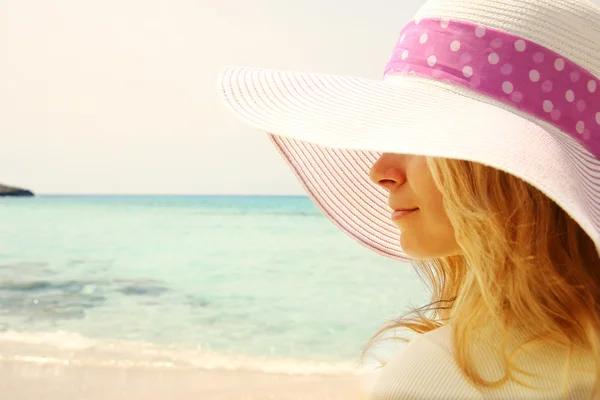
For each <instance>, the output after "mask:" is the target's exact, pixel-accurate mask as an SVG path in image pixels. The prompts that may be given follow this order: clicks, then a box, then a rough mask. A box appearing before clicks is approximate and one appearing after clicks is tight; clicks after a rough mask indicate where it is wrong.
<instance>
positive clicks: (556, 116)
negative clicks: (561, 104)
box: [550, 109, 561, 121]
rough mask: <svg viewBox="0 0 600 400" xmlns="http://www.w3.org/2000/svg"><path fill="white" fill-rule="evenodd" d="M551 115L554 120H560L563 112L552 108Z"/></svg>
mask: <svg viewBox="0 0 600 400" xmlns="http://www.w3.org/2000/svg"><path fill="white" fill-rule="evenodd" d="M550 116H551V117H552V119H553V120H555V121H558V120H559V119H560V116H561V112H560V110H556V109H554V110H552V112H551V113H550Z"/></svg>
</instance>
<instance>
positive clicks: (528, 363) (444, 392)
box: [367, 326, 594, 400]
mask: <svg viewBox="0 0 600 400" xmlns="http://www.w3.org/2000/svg"><path fill="white" fill-rule="evenodd" d="M476 354H477V357H476V358H477V360H478V361H477V362H478V364H477V368H478V371H481V373H482V374H483V376H484V378H486V379H488V380H491V379H498V378H500V377H502V376H503V375H504V370H503V367H502V364H501V362H500V358H499V355H497V353H495V352H493V351H492V350H491V347H489V348H479V349H477V353H476ZM566 354H567V353H566V351H565V350H562V349H558V348H556V347H550V346H548V345H544V347H541V346H536V347H534V348H532V349H531V351H529V352H528V354H521V355H520V356H518V357H517V358H516V361H517V363H518V367H520V368H523V369H525V370H526V371H528V372H532V373H534V374H537V375H539V376H541V377H539V378H528V377H526V376H524V375H522V374H519V375H518V378H519V379H521V380H526V382H527V383H528V384H531V385H535V386H537V387H540V388H541V389H537V390H536V389H529V388H526V387H523V386H521V385H518V384H517V383H516V382H513V381H509V382H507V383H506V384H504V385H503V386H501V387H499V388H475V387H474V386H473V385H472V384H471V383H470V382H469V381H468V380H467V379H466V378H465V377H464V376H463V374H462V373H461V371H460V370H459V368H458V365H457V363H456V361H455V360H454V357H453V352H452V343H451V329H450V326H444V327H442V328H439V329H436V330H434V331H431V332H428V333H425V334H423V335H419V336H417V337H415V338H414V339H413V340H411V341H410V342H409V344H407V345H406V347H405V348H404V350H403V351H402V352H401V353H400V354H399V355H397V356H396V357H395V358H393V359H391V360H390V361H389V363H388V364H387V365H386V366H385V367H383V368H381V369H380V370H379V371H378V372H377V373H376V375H375V376H374V378H375V382H374V385H372V386H371V389H370V390H369V393H368V396H367V398H368V399H369V400H402V399H436V400H437V399H444V400H445V399H448V400H451V399H456V400H458V399H460V400H470V399H486V400H487V399H494V400H496V399H502V400H505V399H506V400H512V399H540V400H541V399H544V400H552V399H569V400H571V399H572V400H582V399H588V398H589V396H590V394H591V390H592V387H593V383H594V373H593V371H594V369H593V361H592V359H591V357H590V356H589V354H585V353H582V354H578V355H576V356H575V358H574V359H573V362H572V367H573V370H572V372H571V374H570V376H569V380H568V394H567V396H566V397H565V396H563V395H562V394H561V379H562V373H563V368H564V365H565V359H566Z"/></svg>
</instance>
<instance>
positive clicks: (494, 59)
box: [488, 53, 500, 65]
mask: <svg viewBox="0 0 600 400" xmlns="http://www.w3.org/2000/svg"><path fill="white" fill-rule="evenodd" d="M488 61H489V62H490V64H493V65H496V64H498V62H500V56H499V55H498V54H496V53H492V54H490V55H489V56H488Z"/></svg>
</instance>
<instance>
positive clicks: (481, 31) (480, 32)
mask: <svg viewBox="0 0 600 400" xmlns="http://www.w3.org/2000/svg"><path fill="white" fill-rule="evenodd" d="M484 35H485V26H478V27H477V28H475V36H477V37H478V38H480V37H483V36H484Z"/></svg>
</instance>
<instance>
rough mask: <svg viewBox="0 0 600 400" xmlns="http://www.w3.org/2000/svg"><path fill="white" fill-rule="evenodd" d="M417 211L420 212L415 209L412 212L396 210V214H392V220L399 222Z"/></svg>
mask: <svg viewBox="0 0 600 400" xmlns="http://www.w3.org/2000/svg"><path fill="white" fill-rule="evenodd" d="M417 210H418V208H413V209H410V210H395V211H394V212H392V220H394V221H397V220H399V219H402V218H404V217H406V216H407V215H409V214H412V213H414V212H415V211H417Z"/></svg>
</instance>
